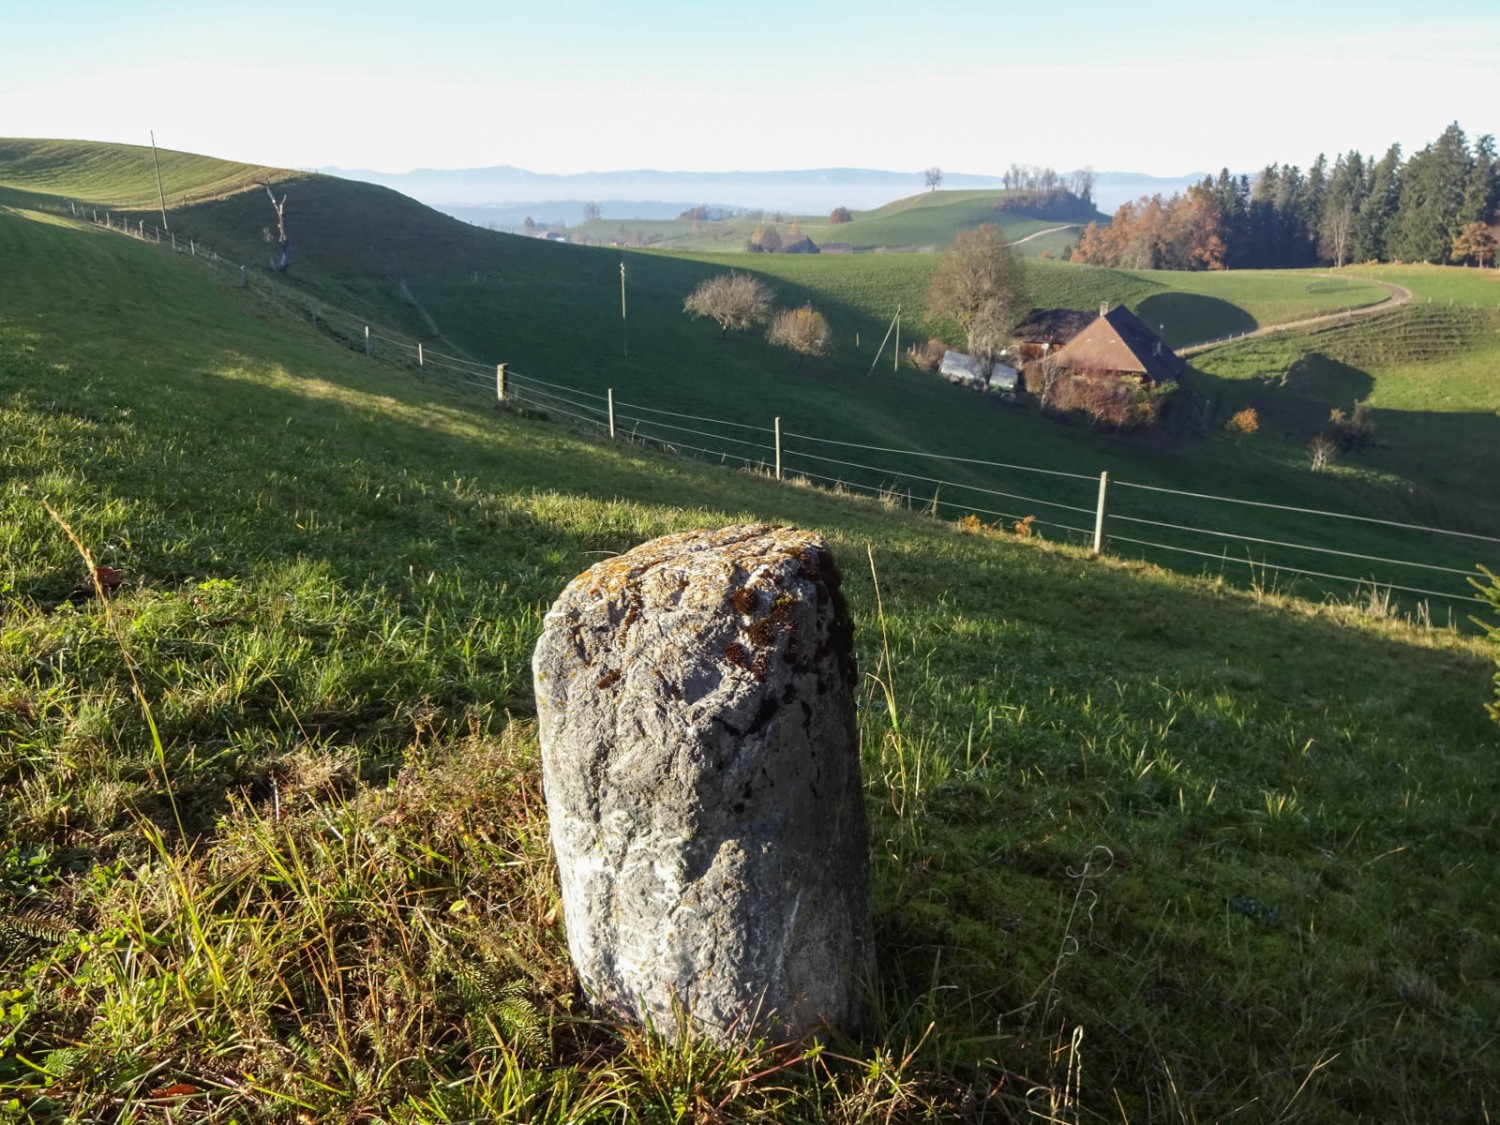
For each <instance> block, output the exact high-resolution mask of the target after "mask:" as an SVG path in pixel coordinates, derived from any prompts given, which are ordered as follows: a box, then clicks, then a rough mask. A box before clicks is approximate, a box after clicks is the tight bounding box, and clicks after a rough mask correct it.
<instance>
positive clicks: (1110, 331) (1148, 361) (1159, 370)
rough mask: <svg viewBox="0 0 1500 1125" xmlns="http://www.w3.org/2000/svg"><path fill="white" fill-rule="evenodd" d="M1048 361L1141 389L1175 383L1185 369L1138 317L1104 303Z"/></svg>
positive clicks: (1062, 367)
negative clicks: (1135, 385)
mask: <svg viewBox="0 0 1500 1125" xmlns="http://www.w3.org/2000/svg"><path fill="white" fill-rule="evenodd" d="M1050 361H1051V363H1052V364H1053V365H1054V366H1055V367H1058V368H1061V369H1063V370H1064V371H1068V372H1072V373H1075V374H1088V375H1090V376H1095V377H1099V376H1114V377H1116V378H1124V379H1128V380H1130V381H1132V382H1136V383H1139V384H1142V385H1145V386H1157V385H1159V384H1161V383H1175V382H1176V381H1177V376H1179V375H1181V374H1182V369H1183V367H1184V366H1185V364H1184V363H1183V362H1182V360H1180V359H1178V358H1177V356H1176V354H1175V353H1174V352H1173V351H1172V349H1171V348H1169V347H1167V345H1166V344H1165V343H1163V342H1162V339H1161V337H1160V336H1158V335H1157V334H1156V333H1155V332H1153V331H1151V329H1149V328H1147V327H1146V326H1145V324H1143V323H1142V322H1141V318H1140V317H1138V316H1136V315H1135V313H1133V312H1131V311H1130V310H1129V309H1127V308H1126V307H1125V306H1124V305H1116V306H1115V307H1114V308H1110V307H1109V304H1108V303H1107V302H1106V303H1105V304H1102V305H1100V306H1099V315H1098V317H1096V318H1095V319H1094V320H1093V321H1092V323H1090V324H1089V325H1088V326H1087V327H1085V328H1083V329H1082V330H1081V331H1079V332H1078V333H1076V334H1075V335H1074V336H1073V337H1072V338H1071V339H1069V340H1068V341H1067V342H1066V343H1065V344H1063V346H1062V347H1061V348H1058V349H1056V350H1054V351H1052V352H1051V355H1050Z"/></svg>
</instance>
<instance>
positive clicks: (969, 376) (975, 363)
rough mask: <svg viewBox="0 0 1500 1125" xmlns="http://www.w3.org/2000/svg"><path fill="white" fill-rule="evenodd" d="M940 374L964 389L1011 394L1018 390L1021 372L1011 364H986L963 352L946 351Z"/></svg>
mask: <svg viewBox="0 0 1500 1125" xmlns="http://www.w3.org/2000/svg"><path fill="white" fill-rule="evenodd" d="M938 374H939V375H941V376H942V377H943V378H944V379H947V380H948V382H950V383H957V384H958V385H959V386H962V387H973V388H974V389H976V390H981V391H985V390H995V391H1006V392H1010V391H1014V390H1015V389H1016V381H1017V379H1018V377H1019V375H1020V372H1018V371H1017V370H1016V369H1015V368H1014V367H1011V366H1010V365H1009V364H1005V363H1000V362H998V361H997V362H994V363H986V362H985V361H984V360H982V359H977V358H975V357H974V356H970V355H965V354H964V353H963V352H955V351H946V352H944V353H943V362H942V363H941V364H939V365H938Z"/></svg>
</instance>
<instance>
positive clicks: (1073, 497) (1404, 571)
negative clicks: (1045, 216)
mask: <svg viewBox="0 0 1500 1125" xmlns="http://www.w3.org/2000/svg"><path fill="white" fill-rule="evenodd" d="M47 207H48V209H51V210H55V211H61V212H63V213H65V214H66V213H71V214H72V215H73V216H75V217H77V218H81V219H85V220H87V221H90V222H95V223H97V224H98V225H100V226H102V227H105V228H106V229H111V230H118V231H120V232H121V233H123V234H128V235H130V236H131V237H134V238H137V239H140V240H142V241H146V242H151V243H153V244H156V245H161V246H164V247H168V248H170V249H173V250H175V251H176V252H177V253H179V254H186V255H188V256H190V257H193V258H196V259H199V260H201V261H203V262H205V263H207V264H208V265H209V266H210V267H213V268H216V269H219V270H221V271H222V272H224V273H225V274H226V275H227V276H229V277H230V278H234V279H237V280H238V282H239V284H240V285H241V286H243V287H245V288H247V289H250V290H253V291H254V292H256V293H257V294H259V295H261V296H263V297H265V298H266V299H268V300H270V301H273V302H275V303H276V304H277V305H278V306H280V307H281V308H282V309H283V310H284V311H285V312H286V313H287V314H289V315H292V316H294V317H296V318H297V319H300V320H304V321H305V322H306V323H308V324H309V325H310V327H311V328H312V329H313V330H314V331H315V332H317V333H319V334H320V335H322V336H325V337H327V338H329V339H331V340H333V341H336V342H337V343H339V344H342V345H343V346H344V347H346V348H348V349H350V350H352V351H356V352H360V351H362V352H363V354H364V355H365V356H366V357H368V358H370V359H371V360H376V361H380V362H381V363H383V364H386V365H394V366H396V367H398V368H401V369H404V370H406V371H407V372H408V373H410V374H411V375H412V376H413V377H414V378H417V379H421V380H426V381H429V382H431V383H433V384H434V386H435V387H437V386H443V387H447V388H450V389H452V390H455V391H458V392H460V393H462V394H466V395H469V394H472V395H475V396H476V397H477V396H482V397H483V398H485V399H488V400H489V401H492V402H494V403H496V404H497V405H500V406H504V407H507V408H510V409H512V410H516V411H519V412H522V413H524V414H527V415H530V416H532V417H537V418H544V419H550V420H554V421H559V422H562V423H565V424H567V425H570V426H573V427H575V428H577V429H580V430H583V431H586V432H590V433H594V434H597V435H600V436H603V437H607V438H610V439H613V440H616V441H629V442H634V443H639V444H643V445H648V446H651V447H654V448H656V449H659V450H662V451H664V452H667V453H671V454H676V455H679V456H684V457H691V458H694V459H696V460H699V461H703V462H711V463H714V464H719V465H725V466H729V467H733V468H737V469H747V470H750V471H753V472H757V473H761V474H764V475H766V476H770V477H775V478H776V479H779V480H784V481H791V482H794V483H799V484H812V485H818V486H822V487H824V488H828V489H832V490H834V491H837V492H844V493H850V494H855V495H863V496H869V497H873V498H875V499H877V500H878V501H879V502H881V503H882V504H884V505H886V506H888V507H893V508H906V509H913V510H918V511H921V512H925V513H927V514H929V515H932V516H935V517H938V518H942V519H946V520H965V521H966V522H970V521H979V522H981V523H982V522H983V521H984V520H989V521H992V522H991V523H990V524H989V525H988V526H989V527H990V528H991V529H992V530H999V531H1010V532H1012V533H1015V534H1020V535H1024V536H1027V537H1031V536H1042V537H1046V538H1054V539H1056V540H1058V541H1061V542H1065V543H1071V544H1074V545H1077V546H1081V547H1085V548H1088V549H1091V550H1092V551H1094V552H1097V553H1109V554H1113V555H1116V556H1124V557H1129V558H1135V559H1139V560H1143V561H1147V562H1153V563H1157V564H1159V565H1162V566H1165V567H1168V568H1171V569H1176V570H1184V569H1190V570H1196V571H1198V572H1209V573H1212V574H1216V575H1219V576H1222V577H1226V578H1229V579H1231V580H1236V581H1241V582H1246V583H1252V584H1255V585H1258V586H1262V587H1266V586H1271V587H1274V588H1276V589H1278V590H1281V591H1282V592H1286V593H1301V594H1307V593H1313V594H1316V595H1317V596H1324V597H1326V596H1330V595H1334V596H1340V592H1342V595H1341V596H1344V597H1349V596H1351V595H1352V596H1353V597H1356V598H1367V599H1369V600H1370V602H1371V603H1372V604H1374V603H1377V602H1384V603H1385V604H1387V605H1389V604H1390V602H1391V601H1392V600H1393V599H1394V600H1396V601H1398V602H1401V601H1404V602H1405V603H1406V604H1408V605H1411V606H1412V607H1413V608H1414V609H1417V611H1418V612H1419V613H1422V614H1430V608H1429V606H1428V605H1427V603H1428V601H1429V600H1430V599H1439V600H1440V601H1443V602H1446V603H1448V604H1449V605H1450V606H1462V605H1463V604H1464V603H1474V602H1475V601H1476V596H1477V595H1476V590H1475V588H1474V583H1475V580H1476V579H1478V578H1479V576H1480V569H1479V568H1480V567H1485V568H1487V569H1489V570H1492V571H1500V536H1497V535H1493V534H1489V533H1488V530H1486V531H1479V530H1464V529H1462V528H1453V527H1442V526H1436V525H1433V524H1425V523H1417V522H1408V521H1400V520H1395V519H1388V518H1383V517H1377V516H1367V515H1362V514H1359V513H1355V512H1346V511H1335V510H1329V509H1319V508H1310V507H1305V506H1297V505H1289V504H1281V503H1277V502H1275V501H1272V500H1267V499H1263V498H1249V497H1236V496H1224V495H1218V494H1214V493H1207V492H1197V491H1191V490H1187V489H1177V488H1169V487H1165V486H1161V485H1151V484H1144V483H1140V482H1135V481H1127V480H1120V479H1112V478H1111V477H1110V475H1109V474H1108V473H1107V472H1099V473H1083V472H1077V471H1074V470H1069V469H1058V468H1051V467H1045V466H1039V465H1026V464H1019V463H1015V462H1008V461H1001V460H995V459H989V458H984V457H976V456H969V455H966V454H958V453H933V452H928V451H924V450H917V449H903V448H899V447H892V446H884V445H873V444H868V443H863V442H857V441H851V440H847V438H835V437H829V436H821V435H816V434H811V433H805V432H801V431H797V430H791V429H783V427H782V424H781V423H782V419H781V418H779V417H778V418H774V419H770V421H771V424H770V425H766V424H764V423H763V422H762V423H754V422H747V421H744V420H741V419H727V418H717V417H712V416H707V415H699V414H692V413H689V412H686V411H683V410H671V409H667V408H665V407H662V406H656V405H648V404H646V403H642V402H627V401H623V400H617V399H616V398H615V394H614V391H613V389H607V390H606V391H605V393H603V394H601V393H599V392H597V391H592V390H588V389H585V388H582V387H579V386H577V385H573V384H568V383H562V382H557V381H555V380H548V379H543V378H541V377H539V376H533V375H531V374H529V373H527V372H523V371H520V370H517V369H516V368H514V367H513V366H511V365H509V364H504V363H500V364H486V363H480V362H477V361H475V360H472V359H469V358H467V357H464V356H461V355H456V354H454V351H456V350H457V349H454V350H453V351H440V350H438V349H436V348H433V347H430V346H429V345H428V344H427V343H426V342H424V341H421V340H417V339H413V338H411V337H409V336H405V335H403V334H401V333H399V332H395V331H393V330H391V329H389V328H384V327H377V326H374V325H372V324H370V323H368V322H366V321H364V320H362V319H360V318H359V317H357V316H354V315H353V314H350V313H347V312H344V311H343V310H340V309H337V308H329V307H325V306H323V305H322V304H321V303H320V302H318V301H317V300H316V299H315V298H314V297H312V296H310V295H308V294H306V293H305V292H303V291H301V290H299V289H297V288H296V286H294V285H291V284H288V283H287V282H286V281H285V280H284V279H282V280H281V282H280V284H278V277H279V275H276V274H274V273H272V274H269V275H268V274H267V273H266V272H265V271H263V270H261V269H260V268H259V267H257V268H255V269H251V268H249V267H247V266H246V265H244V264H242V263H238V262H235V261H233V260H231V259H230V258H229V257H227V256H224V255H220V254H219V253H218V252H217V251H216V250H214V249H213V248H211V247H208V246H205V245H204V244H203V243H201V242H199V241H198V240H197V239H195V238H190V237H186V236H183V235H180V234H178V233H176V232H169V231H164V230H162V229H160V228H157V227H156V226H154V225H153V224H151V223H148V222H146V221H145V220H143V219H140V218H136V217H131V218H129V219H125V218H122V217H120V216H118V215H116V214H114V213H113V212H111V211H108V210H105V209H102V208H97V207H96V206H94V205H81V204H78V203H77V202H76V201H75V202H65V203H64V204H62V205H59V204H57V203H56V202H55V201H53V202H51V203H49V204H47ZM1006 524H1009V525H1010V526H1009V528H1007V527H1006ZM1485 526H1486V528H1487V529H1488V527H1489V526H1491V525H1485ZM1451 616H1452V615H1451V614H1450V619H1451Z"/></svg>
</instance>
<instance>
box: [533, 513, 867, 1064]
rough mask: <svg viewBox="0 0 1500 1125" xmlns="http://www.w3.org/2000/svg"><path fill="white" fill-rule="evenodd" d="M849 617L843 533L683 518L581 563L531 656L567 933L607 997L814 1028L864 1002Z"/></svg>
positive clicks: (782, 1028)
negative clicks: (624, 549) (698, 523)
mask: <svg viewBox="0 0 1500 1125" xmlns="http://www.w3.org/2000/svg"><path fill="white" fill-rule="evenodd" d="M852 642H853V626H852V624H851V622H850V619H849V614H848V610H847V609H846V607H845V605H844V600H843V598H842V596H841V595H840V593H839V576H838V571H837V570H836V568H835V567H834V563H833V556H832V554H831V552H830V551H829V549H828V546H827V544H826V543H825V542H824V541H823V540H822V539H821V538H820V537H819V536H817V535H814V534H812V533H810V532H807V531H801V530H798V529H795V528H787V527H769V526H746V527H729V528H724V529H722V530H719V531H700V532H692V533H689V534H684V535H669V536H666V537H664V538H661V539H656V540H653V541H652V542H650V543H646V544H643V545H642V546H640V547H637V548H636V549H635V550H633V551H630V552H629V553H627V554H624V555H621V556H619V557H617V558H613V559H610V560H608V561H607V562H602V563H600V564H599V565H598V566H595V567H593V568H592V569H591V570H588V571H586V572H585V573H583V574H581V575H579V576H578V577H577V578H575V579H574V580H573V582H572V583H571V584H570V585H569V586H568V588H567V589H566V590H564V591H563V593H562V596H561V597H559V598H558V600H557V603H556V604H555V605H554V606H553V607H552V610H551V612H549V613H548V614H547V619H546V623H545V626H544V629H543V633H542V638H541V640H540V641H539V642H538V643H537V647H536V654H535V658H534V660H533V668H534V672H535V678H536V696H537V709H538V714H539V716H540V722H541V737H542V780H543V785H544V787H545V790H546V795H547V809H548V816H549V817H550V820H551V832H552V845H553V848H554V849H555V851H556V853H557V862H558V868H559V871H560V874H561V879H562V897H563V914H564V918H565V920H566V922H567V930H568V947H569V949H570V951H571V952H572V955H573V961H574V964H575V966H576V967H577V969H578V973H579V975H580V977H581V978H582V980H583V983H584V986H585V988H586V989H587V990H588V991H589V993H590V995H591V997H592V998H593V1000H594V1003H595V1004H596V1005H598V1006H600V1007H602V1008H606V1009H611V1010H614V1011H617V1012H620V1013H623V1014H628V1015H632V1016H634V1018H636V1019H638V1020H647V1019H649V1020H650V1021H651V1022H652V1023H653V1024H654V1026H656V1027H657V1028H659V1029H662V1030H666V1031H675V1030H676V1028H677V1013H678V1012H679V1011H686V1012H688V1013H689V1014H690V1016H691V1019H692V1022H693V1023H694V1024H695V1025H697V1027H698V1028H699V1029H700V1030H701V1031H704V1032H706V1033H708V1034H709V1035H711V1036H714V1037H716V1038H723V1037H728V1036H733V1035H736V1034H743V1033H745V1032H748V1031H756V1032H764V1033H768V1034H772V1035H776V1036H779V1037H784V1038H800V1037H801V1036H803V1035H805V1034H806V1033H807V1032H809V1031H811V1030H812V1029H813V1028H815V1027H817V1026H818V1025H819V1024H820V1023H821V1022H823V1021H825V1020H826V1021H827V1022H829V1023H831V1024H834V1025H836V1026H840V1027H844V1028H850V1027H853V1026H856V1025H857V1024H859V1023H860V1022H861V1019H862V1016H863V1014H864V1013H863V990H862V986H863V983H864V979H865V977H866V975H867V973H868V970H869V969H870V967H871V964H872V959H873V946H872V941H871V934H870V890H869V888H870V874H869V872H870V867H869V841H868V829H867V825H866V819H865V812H864V803H863V786H862V784H861V781H860V770H859V739H858V734H857V732H856V728H855V721H854V691H855V687H856V683H857V675H856V671H855V665H854V652H853V643H852Z"/></svg>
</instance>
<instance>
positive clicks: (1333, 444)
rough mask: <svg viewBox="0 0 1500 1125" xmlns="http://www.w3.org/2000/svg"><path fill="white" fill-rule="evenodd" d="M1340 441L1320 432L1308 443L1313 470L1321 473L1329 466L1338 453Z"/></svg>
mask: <svg viewBox="0 0 1500 1125" xmlns="http://www.w3.org/2000/svg"><path fill="white" fill-rule="evenodd" d="M1338 451H1339V443H1338V442H1337V441H1335V440H1334V439H1333V438H1332V437H1330V436H1329V435H1328V434H1318V435H1317V436H1316V437H1314V438H1313V439H1312V441H1310V442H1308V444H1307V459H1308V461H1310V462H1311V464H1312V471H1313V472H1315V473H1321V472H1322V471H1323V470H1324V469H1326V468H1328V463H1329V462H1330V461H1332V460H1333V459H1334V457H1335V456H1336V455H1337V454H1338Z"/></svg>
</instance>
